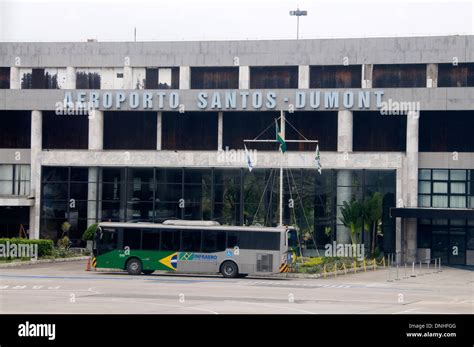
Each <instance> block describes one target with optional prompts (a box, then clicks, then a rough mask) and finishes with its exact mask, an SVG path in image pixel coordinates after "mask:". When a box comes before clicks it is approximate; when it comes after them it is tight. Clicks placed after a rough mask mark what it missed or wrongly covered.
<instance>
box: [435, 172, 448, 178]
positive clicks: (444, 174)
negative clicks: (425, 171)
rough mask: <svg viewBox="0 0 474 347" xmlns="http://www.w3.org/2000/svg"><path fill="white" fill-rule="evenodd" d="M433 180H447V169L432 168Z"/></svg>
mask: <svg viewBox="0 0 474 347" xmlns="http://www.w3.org/2000/svg"><path fill="white" fill-rule="evenodd" d="M433 179H434V180H448V170H433Z"/></svg>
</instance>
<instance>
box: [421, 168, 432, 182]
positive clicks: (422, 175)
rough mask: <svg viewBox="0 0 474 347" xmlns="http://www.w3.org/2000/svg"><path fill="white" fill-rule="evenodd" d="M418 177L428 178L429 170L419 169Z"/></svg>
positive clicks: (429, 176)
mask: <svg viewBox="0 0 474 347" xmlns="http://www.w3.org/2000/svg"><path fill="white" fill-rule="evenodd" d="M420 179H421V180H430V179H431V170H427V169H424V170H420Z"/></svg>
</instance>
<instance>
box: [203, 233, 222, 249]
mask: <svg viewBox="0 0 474 347" xmlns="http://www.w3.org/2000/svg"><path fill="white" fill-rule="evenodd" d="M202 251H203V252H205V253H213V252H222V251H225V232H223V231H204V232H203V235H202Z"/></svg>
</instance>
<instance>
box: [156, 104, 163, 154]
mask: <svg viewBox="0 0 474 347" xmlns="http://www.w3.org/2000/svg"><path fill="white" fill-rule="evenodd" d="M162 131H163V113H162V112H161V111H160V112H158V113H157V115H156V149H157V150H158V151H161V139H162Z"/></svg>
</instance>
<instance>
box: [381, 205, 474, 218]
mask: <svg viewBox="0 0 474 347" xmlns="http://www.w3.org/2000/svg"><path fill="white" fill-rule="evenodd" d="M390 217H391V218H426V219H429V218H436V219H447V218H450V219H474V209H472V208H433V207H392V208H390Z"/></svg>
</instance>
